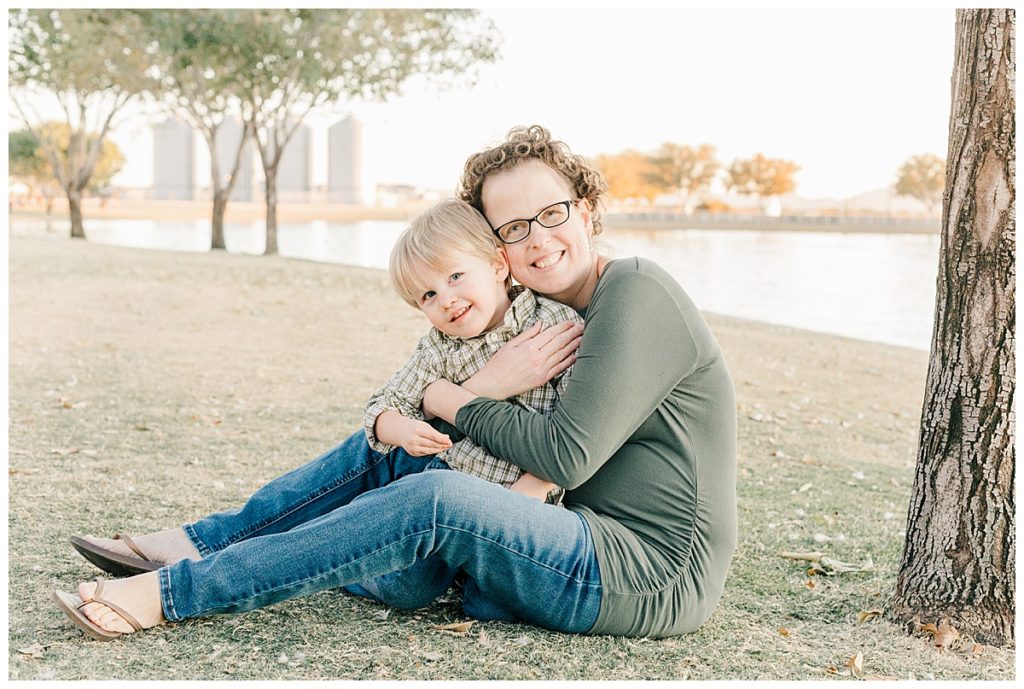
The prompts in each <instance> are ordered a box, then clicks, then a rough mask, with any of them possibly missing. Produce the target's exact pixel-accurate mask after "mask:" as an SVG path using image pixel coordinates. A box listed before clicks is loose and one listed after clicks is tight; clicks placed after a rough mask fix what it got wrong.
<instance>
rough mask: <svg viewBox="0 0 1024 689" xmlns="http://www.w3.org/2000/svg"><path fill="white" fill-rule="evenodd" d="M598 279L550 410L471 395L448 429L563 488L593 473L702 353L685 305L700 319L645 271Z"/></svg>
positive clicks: (690, 307)
mask: <svg viewBox="0 0 1024 689" xmlns="http://www.w3.org/2000/svg"><path fill="white" fill-rule="evenodd" d="M610 269H611V267H609V270H610ZM602 277H603V278H605V279H602V280H601V281H600V282H599V283H598V287H597V289H596V290H595V292H594V297H593V298H592V300H591V303H590V306H589V307H588V312H587V320H586V327H585V330H584V334H583V341H582V344H581V346H580V349H579V352H578V358H577V361H576V363H575V365H574V368H573V372H572V375H571V376H570V377H569V379H568V382H567V384H566V388H565V392H564V394H563V395H562V396H561V399H560V401H559V403H558V405H557V406H556V408H555V410H554V412H553V413H552V414H551V415H550V416H542V415H539V414H531V413H529V412H527V411H524V410H522V409H519V408H516V407H515V406H513V405H511V404H507V403H505V402H497V401H494V400H488V399H486V398H477V399H475V400H473V401H472V402H470V403H468V404H466V405H465V406H463V407H462V408H461V409H460V410H459V412H458V415H457V417H456V426H457V427H458V428H459V429H460V430H462V431H463V432H465V433H466V434H467V435H469V436H470V437H472V438H473V439H474V440H476V441H477V442H478V443H479V444H481V445H483V446H485V447H486V448H487V449H488V450H490V451H491V452H492V453H493V454H495V455H497V456H499V457H505V458H508V459H509V461H511V462H513V463H515V464H517V465H519V466H520V467H522V468H523V469H524V470H526V471H529V472H530V473H532V474H534V475H536V476H539V477H541V478H544V479H547V480H549V481H552V482H554V483H556V484H557V485H559V486H564V487H566V488H569V489H574V488H576V487H578V486H580V485H581V484H583V483H585V482H586V481H587V480H588V479H589V478H590V477H591V476H593V475H594V473H595V472H596V471H597V470H598V469H600V468H601V466H602V465H603V464H604V463H605V462H607V461H608V459H609V458H610V457H611V456H612V455H613V454H614V453H615V452H616V451H617V450H618V449H619V448H620V447H621V446H622V444H623V443H624V442H626V440H627V439H629V438H630V436H632V435H633V434H634V432H635V431H636V430H637V429H638V428H639V427H640V426H641V425H642V424H644V422H645V421H646V420H647V419H648V418H649V417H651V416H652V414H653V413H654V412H655V409H656V408H657V407H658V406H659V405H660V404H661V403H662V402H663V401H664V400H665V398H666V397H667V396H668V395H669V393H670V392H672V390H673V388H675V386H676V385H677V384H678V383H679V381H680V380H682V379H683V378H685V377H686V376H687V375H689V373H691V372H692V371H693V370H694V368H695V366H696V365H697V364H698V362H699V361H701V358H702V352H701V351H699V350H700V346H699V345H698V342H699V340H700V338H699V337H695V336H694V333H693V332H692V331H691V328H690V327H689V325H688V316H690V314H689V313H688V311H689V310H691V309H692V310H693V312H694V313H693V315H695V316H696V317H697V318H698V319H699V318H700V316H699V314H698V313H697V312H696V310H695V309H693V307H692V304H684V303H681V302H680V301H679V299H677V297H676V295H674V294H673V293H671V291H670V290H669V289H667V287H666V285H665V284H664V283H663V282H662V281H661V280H660V279H659V278H658V277H657V276H654V275H651V274H647V273H644V272H637V271H617V272H615V274H614V275H607V274H606V275H604V276H602ZM700 322H701V323H703V321H700Z"/></svg>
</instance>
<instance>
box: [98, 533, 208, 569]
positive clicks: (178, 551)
mask: <svg viewBox="0 0 1024 689" xmlns="http://www.w3.org/2000/svg"><path fill="white" fill-rule="evenodd" d="M82 538H83V540H86V541H89V542H90V543H95V544H96V545H99V546H102V547H104V548H106V549H107V550H112V551H114V552H115V553H120V554H122V555H129V556H131V557H138V553H136V552H135V551H134V550H132V549H131V548H129V547H128V544H127V543H125V542H124V541H122V540H121V539H118V538H99V537H97V536H83V537H82ZM132 541H133V542H134V543H135V545H137V546H138V547H139V550H141V551H142V552H143V553H145V554H146V557H147V558H149V559H150V560H153V561H155V562H162V563H164V564H166V565H169V564H173V563H175V562H178V561H180V560H186V559H188V560H201V559H203V556H202V555H200V554H199V551H198V550H196V547H195V546H194V545H193V544H192V539H190V538H189V537H188V535H187V534H186V533H185V529H183V528H181V527H180V526H179V527H177V528H174V529H167V530H165V531H157V532H156V533H150V534H144V535H142V536H133V537H132Z"/></svg>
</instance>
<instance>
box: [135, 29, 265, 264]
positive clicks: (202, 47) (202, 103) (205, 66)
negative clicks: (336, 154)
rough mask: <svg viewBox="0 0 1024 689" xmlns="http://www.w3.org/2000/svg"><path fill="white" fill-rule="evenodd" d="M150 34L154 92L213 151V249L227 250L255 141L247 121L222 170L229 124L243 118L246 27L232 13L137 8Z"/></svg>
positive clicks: (151, 73)
mask: <svg viewBox="0 0 1024 689" xmlns="http://www.w3.org/2000/svg"><path fill="white" fill-rule="evenodd" d="M136 12H137V15H138V17H139V20H140V22H141V23H142V25H143V26H144V27H145V30H146V40H147V43H148V45H147V50H146V53H147V55H148V56H149V62H150V67H149V75H150V76H151V77H152V78H153V80H154V81H153V83H152V84H151V85H150V90H151V91H152V92H153V93H154V95H155V96H156V97H157V98H158V99H160V100H161V102H162V103H164V105H165V106H166V107H167V108H168V110H169V111H170V112H171V113H172V114H174V115H175V116H177V117H180V118H181V119H182V120H184V121H185V122H187V123H188V124H189V125H191V127H192V128H193V129H195V130H196V131H198V132H199V133H200V135H201V136H202V137H203V141H205V142H206V146H207V148H208V149H209V150H210V184H211V187H212V192H213V211H212V216H211V219H210V248H211V249H224V248H226V245H225V243H224V215H225V213H226V211H227V206H228V199H230V197H231V192H232V191H233V190H234V188H235V184H236V182H237V180H238V172H239V169H240V168H241V166H242V162H243V156H244V154H245V151H246V150H247V146H248V144H249V142H250V141H251V140H252V125H251V123H250V122H249V121H245V122H244V123H243V126H242V135H241V137H240V140H239V142H238V147H237V148H236V149H235V153H234V156H233V162H232V163H231V169H230V170H222V169H221V167H222V166H221V159H220V155H219V147H218V141H219V138H218V137H220V136H221V135H222V129H221V128H222V126H223V125H224V122H225V121H226V120H227V119H228V118H230V117H232V116H233V115H237V116H239V117H241V107H240V99H239V93H240V92H241V89H242V84H243V83H244V79H245V78H246V77H245V68H246V65H244V64H243V63H241V61H240V59H239V55H238V51H237V49H236V47H237V45H238V43H239V41H241V40H243V37H242V36H239V31H240V30H242V29H243V28H244V27H243V25H242V24H240V23H239V22H237V21H232V18H233V14H232V13H231V11H229V10H216V9H206V10H136Z"/></svg>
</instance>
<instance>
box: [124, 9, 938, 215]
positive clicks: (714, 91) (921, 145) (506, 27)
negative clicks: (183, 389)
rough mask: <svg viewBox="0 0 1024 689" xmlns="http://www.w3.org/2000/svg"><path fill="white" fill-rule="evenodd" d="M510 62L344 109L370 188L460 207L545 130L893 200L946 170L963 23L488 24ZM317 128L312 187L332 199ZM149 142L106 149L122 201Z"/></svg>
mask: <svg viewBox="0 0 1024 689" xmlns="http://www.w3.org/2000/svg"><path fill="white" fill-rule="evenodd" d="M484 13H485V14H486V15H487V16H490V17H492V18H493V19H494V21H495V23H496V25H497V27H498V31H499V32H500V34H501V35H502V38H503V42H502V47H501V57H500V58H499V61H498V62H497V63H496V64H493V65H487V66H484V67H482V68H481V69H480V72H479V80H478V83H477V84H476V85H475V86H473V87H461V88H454V89H449V90H446V91H439V90H438V89H437V88H435V87H433V86H431V85H430V84H429V83H425V82H424V81H421V80H417V81H416V82H414V83H410V84H409V85H408V88H407V89H406V93H405V95H403V96H401V97H393V98H391V99H390V100H389V101H388V102H387V103H384V104H377V103H360V102H351V103H340V104H338V105H337V106H336V110H337V111H338V112H348V111H351V112H354V113H355V114H356V116H357V117H359V118H360V119H361V120H362V121H363V123H364V132H365V137H364V164H365V167H366V177H367V178H368V180H369V181H371V182H389V183H411V184H416V185H421V186H426V187H433V188H439V189H451V188H452V187H453V186H454V184H455V182H456V180H457V179H458V175H459V173H460V171H461V168H462V163H463V161H464V160H465V158H466V156H467V155H469V154H470V153H472V152H474V151H476V150H478V149H480V148H482V147H484V146H486V145H489V144H491V143H494V142H495V141H497V140H500V138H501V137H502V136H503V134H504V132H505V131H506V130H507V129H509V128H510V127H511V126H513V125H516V124H532V123H539V124H544V125H545V126H547V127H548V128H549V129H551V130H552V131H553V132H554V133H555V134H556V135H557V136H558V137H559V138H562V139H563V140H565V141H566V142H567V143H569V145H570V146H571V147H572V148H573V149H574V151H576V152H578V153H583V154H585V155H596V154H598V153H604V152H609V153H611V152H618V151H621V150H623V149H626V148H636V149H640V150H653V149H654V148H656V147H657V146H658V145H659V144H661V143H662V142H664V141H673V142H676V143H682V144H700V143H710V144H712V145H714V146H716V147H717V148H718V156H719V159H720V160H722V161H723V162H724V163H727V162H728V161H730V160H732V159H733V158H735V157H740V156H750V155H752V154H754V153H756V152H762V153H764V154H766V155H769V156H775V157H785V158H790V159H792V160H794V161H796V162H797V164H798V165H800V166H801V167H802V170H801V172H800V173H799V174H798V177H797V180H798V187H797V193H799V194H800V195H802V196H808V197H820V196H828V197H847V196H852V195H855V194H859V193H862V192H865V191H868V190H872V189H878V188H881V187H884V186H886V185H888V184H890V183H892V182H893V181H894V178H895V173H896V169H897V168H898V167H899V165H900V164H901V163H902V162H903V161H904V160H906V158H908V157H909V156H911V155H915V154H919V153H935V154H937V155H939V156H942V157H945V154H946V133H947V127H948V118H949V97H950V74H951V72H952V64H953V47H954V10H953V9H950V8H946V9H938V10H924V9H902V10H885V9H866V10H855V9H823V10H813V9H788V10H784V9H764V10H760V9H725V10H700V9H679V10H672V9H640V10H623V9H617V10H597V9H582V8H574V9H543V10H541V9H528V10H500V11H499V10H484ZM337 119H338V115H337V114H333V115H332V114H330V113H323V114H320V115H319V116H318V117H314V118H312V119H311V120H310V123H311V124H313V125H314V148H315V149H316V151H315V157H314V169H313V180H312V181H313V183H314V184H318V183H325V182H326V162H325V160H324V152H323V145H324V144H326V138H325V136H324V135H323V129H324V127H325V125H326V124H328V123H332V122H333V121H335V120H337ZM147 126H148V125H147V124H145V123H143V122H142V121H141V120H139V119H135V120H134V121H131V120H129V121H126V123H125V125H124V126H123V127H122V128H121V129H120V130H119V131H117V132H115V134H114V137H113V138H114V140H115V141H117V142H118V145H119V146H121V147H122V150H124V151H125V153H126V155H127V157H128V165H127V166H126V168H125V170H124V171H123V172H122V173H121V175H119V178H118V179H116V180H115V183H121V184H132V185H141V184H147V183H148V181H150V180H151V179H152V166H153V162H152V143H151V138H149V137H148V136H147V132H146V127H147Z"/></svg>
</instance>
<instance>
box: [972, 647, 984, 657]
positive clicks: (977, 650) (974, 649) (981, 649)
mask: <svg viewBox="0 0 1024 689" xmlns="http://www.w3.org/2000/svg"><path fill="white" fill-rule="evenodd" d="M984 652H985V647H984V646H982V645H981V644H974V645H973V646H971V654H972V655H976V656H979V655H981V654H982V653H984Z"/></svg>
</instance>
